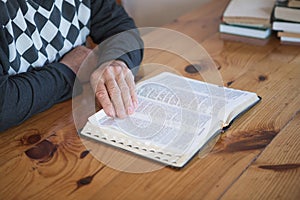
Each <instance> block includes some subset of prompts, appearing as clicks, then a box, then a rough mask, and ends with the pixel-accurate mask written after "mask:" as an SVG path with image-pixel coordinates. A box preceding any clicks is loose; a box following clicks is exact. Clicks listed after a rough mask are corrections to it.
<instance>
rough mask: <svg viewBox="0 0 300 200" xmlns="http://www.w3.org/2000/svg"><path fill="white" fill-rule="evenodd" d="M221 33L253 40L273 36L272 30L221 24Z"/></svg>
mask: <svg viewBox="0 0 300 200" xmlns="http://www.w3.org/2000/svg"><path fill="white" fill-rule="evenodd" d="M219 31H220V32H221V33H228V34H234V35H241V36H247V37H253V38H260V39H266V38H268V37H269V36H270V35H271V32H272V31H271V28H253V27H249V26H238V25H230V24H225V23H221V24H220V25H219Z"/></svg>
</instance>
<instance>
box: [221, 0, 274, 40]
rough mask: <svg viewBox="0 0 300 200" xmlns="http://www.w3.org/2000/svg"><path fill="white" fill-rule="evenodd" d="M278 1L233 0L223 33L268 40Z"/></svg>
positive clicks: (222, 24) (229, 6)
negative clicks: (273, 13)
mask: <svg viewBox="0 0 300 200" xmlns="http://www.w3.org/2000/svg"><path fill="white" fill-rule="evenodd" d="M275 2H276V0H252V1H249V0H231V1H230V3H229V4H228V6H227V7H226V9H225V11H224V13H223V16H222V23H221V24H220V26H219V31H220V32H221V33H226V34H233V35H239V36H246V37H251V38H259V39H266V38H268V37H269V36H270V34H271V32H272V29H271V26H272V23H271V18H272V11H273V8H274V5H275Z"/></svg>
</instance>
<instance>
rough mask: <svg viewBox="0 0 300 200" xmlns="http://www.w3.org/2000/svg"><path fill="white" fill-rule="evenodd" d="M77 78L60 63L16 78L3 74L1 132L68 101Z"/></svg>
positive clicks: (1, 77) (0, 97) (0, 87)
mask: <svg viewBox="0 0 300 200" xmlns="http://www.w3.org/2000/svg"><path fill="white" fill-rule="evenodd" d="M0 67H2V66H0ZM1 72H2V70H1ZM1 72H0V73H1ZM75 78H76V76H75V74H74V73H73V71H71V70H70V69H69V68H68V67H66V66H64V65H63V64H60V63H54V64H50V65H48V66H44V67H42V68H32V69H31V70H29V71H28V72H26V73H20V74H17V75H13V76H9V75H4V74H0V94H1V96H0V132H1V131H3V130H5V129H7V128H9V127H11V126H15V125H18V124H20V123H22V122H23V121H25V120H26V119H28V118H29V117H31V116H32V115H34V114H36V113H39V112H42V111H44V110H46V109H48V108H50V107H51V106H53V105H54V104H56V103H59V102H61V101H64V100H67V99H69V98H70V97H71V96H72V88H73V84H74V81H75Z"/></svg>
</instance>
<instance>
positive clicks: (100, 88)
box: [95, 83, 116, 117]
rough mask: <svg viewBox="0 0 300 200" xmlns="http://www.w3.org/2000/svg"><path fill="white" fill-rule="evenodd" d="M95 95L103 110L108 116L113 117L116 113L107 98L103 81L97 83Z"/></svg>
mask: <svg viewBox="0 0 300 200" xmlns="http://www.w3.org/2000/svg"><path fill="white" fill-rule="evenodd" d="M95 95H96V98H97V99H98V101H99V103H100V104H101V106H102V108H103V110H104V112H105V113H106V115H108V116H110V117H115V116H116V114H115V109H114V106H113V104H112V102H111V100H110V98H109V95H108V93H107V90H106V87H105V85H104V84H103V83H99V84H98V85H97V90H96V93H95Z"/></svg>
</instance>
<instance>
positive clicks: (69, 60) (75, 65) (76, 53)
mask: <svg viewBox="0 0 300 200" xmlns="http://www.w3.org/2000/svg"><path fill="white" fill-rule="evenodd" d="M91 51H92V50H91V49H89V48H87V47H85V46H78V47H75V48H74V49H73V50H72V51H70V52H68V53H66V54H65V55H64V57H63V58H62V59H61V60H60V63H63V64H65V65H66V66H68V67H69V68H70V69H72V71H73V72H74V73H75V74H77V72H78V70H79V67H80V66H81V64H82V63H83V61H84V60H85V59H86V58H87V56H88V55H89V53H90V52H91Z"/></svg>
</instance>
